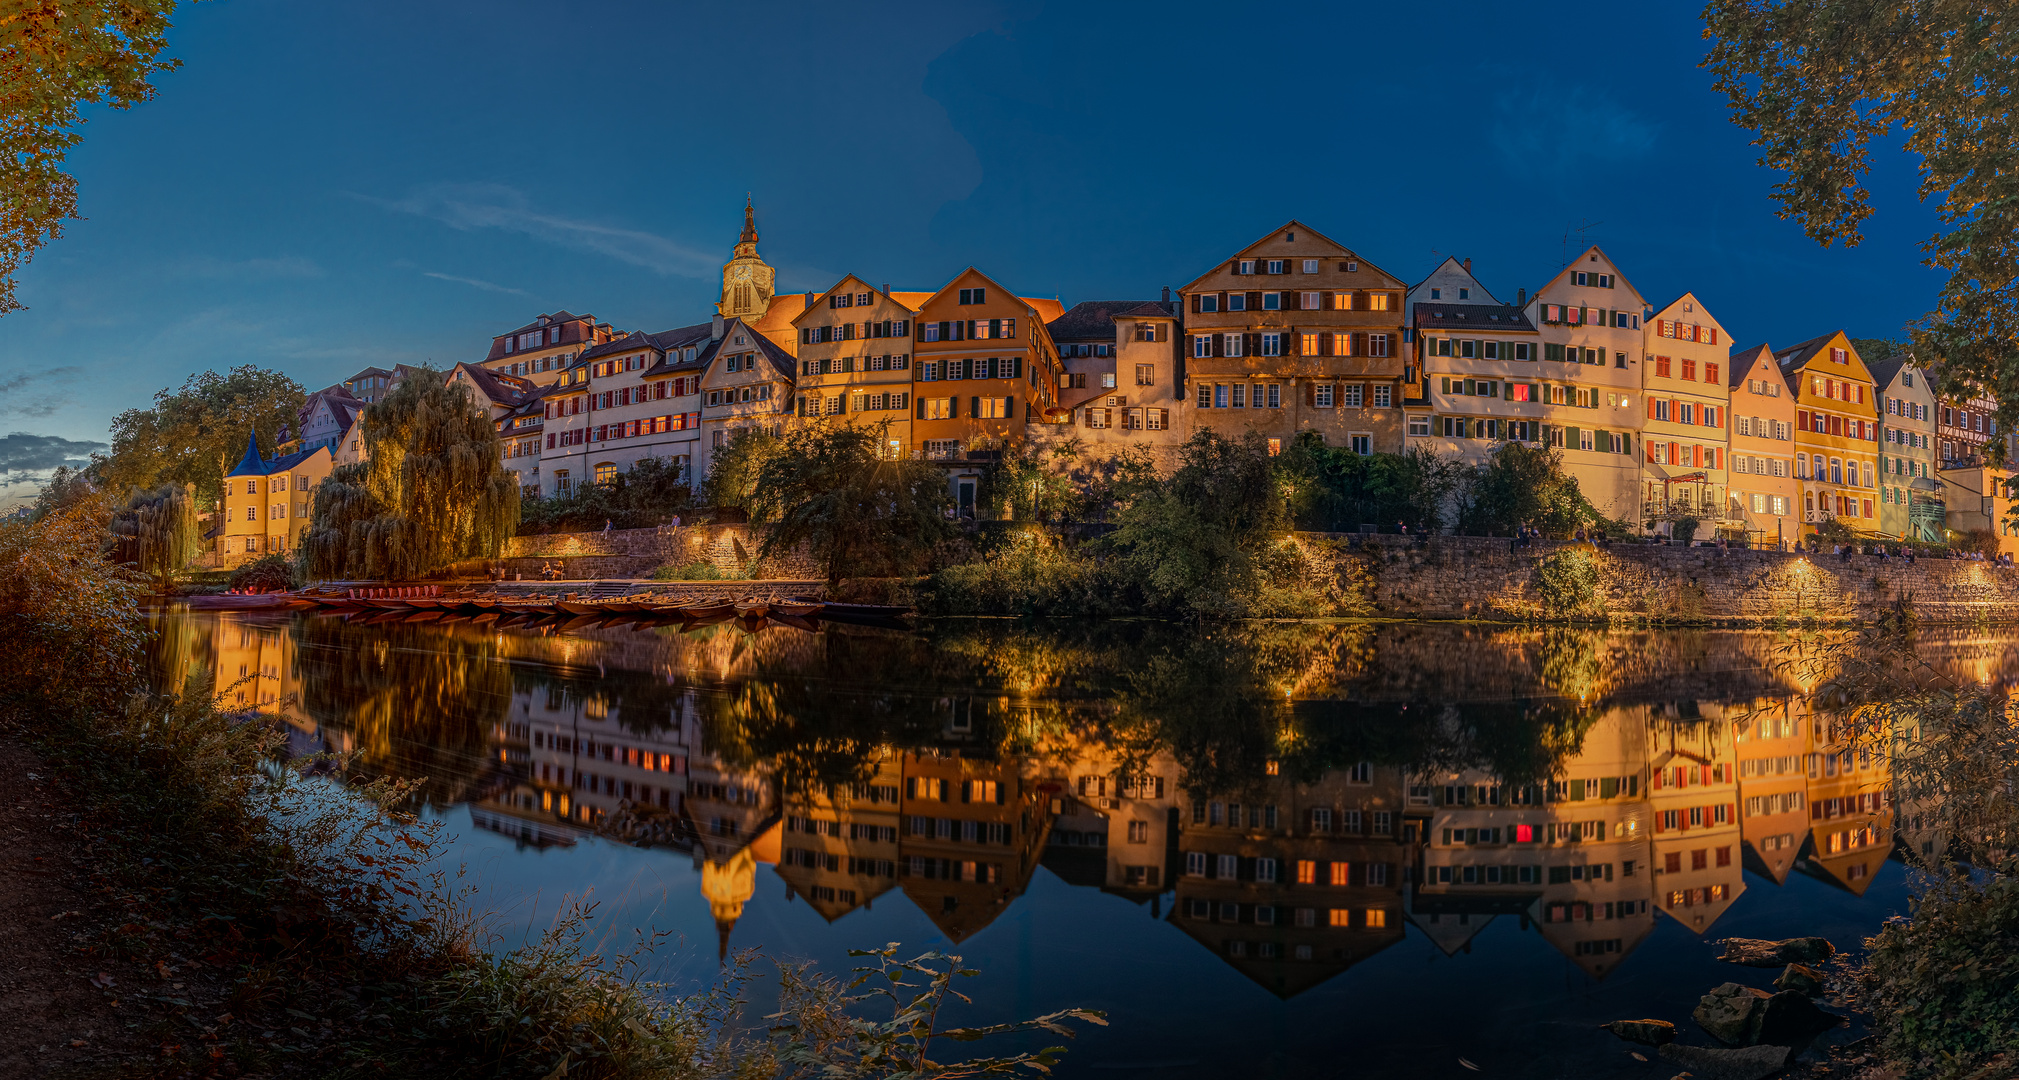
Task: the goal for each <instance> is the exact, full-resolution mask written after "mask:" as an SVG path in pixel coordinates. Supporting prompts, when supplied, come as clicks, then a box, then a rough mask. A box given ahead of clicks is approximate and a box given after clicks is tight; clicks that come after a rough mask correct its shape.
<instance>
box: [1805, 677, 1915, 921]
mask: <svg viewBox="0 0 2019 1080" xmlns="http://www.w3.org/2000/svg"><path fill="white" fill-rule="evenodd" d="M1817 720H1818V722H1817V723H1815V724H1812V725H1811V728H1810V729H1811V731H1812V732H1813V733H1814V737H1815V740H1816V743H1815V750H1814V751H1813V752H1811V753H1810V754H1809V755H1808V782H1809V846H1808V849H1807V857H1806V858H1804V859H1803V860H1802V861H1801V862H1800V863H1799V864H1798V869H1800V870H1801V871H1802V872H1803V873H1805V874H1808V875H1810V876H1812V877H1815V878H1817V879H1819V880H1822V881H1826V882H1829V883H1830V884H1832V885H1836V886H1839V887H1840V888H1844V889H1848V890H1850V891H1851V892H1852V893H1854V894H1857V895H1859V896H1863V895H1864V893H1865V890H1866V889H1867V888H1868V887H1870V886H1871V884H1872V874H1873V873H1874V872H1876V871H1877V870H1878V868H1879V866H1880V864H1882V863H1884V862H1885V861H1886V858H1887V856H1888V855H1890V854H1891V853H1892V849H1893V806H1892V801H1891V798H1890V795H1891V793H1890V791H1889V790H1888V789H1889V787H1890V784H1891V779H1892V773H1891V770H1889V769H1888V768H1887V767H1886V763H1885V760H1884V757H1883V756H1875V755H1873V754H1872V752H1871V751H1870V750H1869V749H1858V748H1856V747H1853V746H1852V745H1851V744H1850V743H1849V742H1848V741H1846V740H1844V739H1843V738H1840V737H1839V733H1838V732H1837V731H1835V730H1834V727H1835V725H1833V724H1831V723H1829V722H1828V721H1827V719H1825V718H1822V717H1818V718H1817Z"/></svg>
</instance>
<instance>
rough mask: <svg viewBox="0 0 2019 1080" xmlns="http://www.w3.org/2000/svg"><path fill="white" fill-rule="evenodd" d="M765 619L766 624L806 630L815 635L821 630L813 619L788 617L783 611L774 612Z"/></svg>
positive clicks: (796, 616)
mask: <svg viewBox="0 0 2019 1080" xmlns="http://www.w3.org/2000/svg"><path fill="white" fill-rule="evenodd" d="M764 618H765V621H766V622H772V623H776V624H778V625H780V626H790V627H792V628H793V629H794V630H804V631H806V632H808V633H813V632H816V631H818V630H819V629H820V627H819V626H818V625H816V624H815V623H814V621H813V620H812V619H808V618H806V617H804V616H800V615H787V614H786V613H784V612H782V611H774V612H772V613H771V614H769V615H766V616H765V617H764Z"/></svg>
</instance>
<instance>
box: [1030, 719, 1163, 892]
mask: <svg viewBox="0 0 2019 1080" xmlns="http://www.w3.org/2000/svg"><path fill="white" fill-rule="evenodd" d="M1064 771H1065V772H1066V774H1067V775H1066V777H1065V781H1064V782H1063V783H1061V784H1057V785H1054V786H1055V787H1057V788H1058V790H1057V791H1056V792H1054V793H1052V794H1051V803H1050V811H1051V815H1052V827H1051V835H1050V836H1049V837H1048V838H1047V840H1046V845H1045V854H1044V862H1045V866H1046V867H1047V868H1049V869H1050V870H1051V871H1052V872H1053V873H1055V874H1057V875H1058V876H1059V877H1060V878H1061V879H1062V880H1064V881H1066V882H1067V883H1069V884H1073V885H1088V886H1093V887H1096V888H1100V889H1103V890H1105V891H1108V892H1113V893H1116V894H1118V895H1121V896H1126V897H1128V898H1129V899H1131V900H1134V901H1136V902H1138V903H1141V902H1143V901H1145V900H1148V901H1152V903H1153V906H1154V901H1155V899H1156V898H1157V897H1159V896H1161V895H1162V894H1163V892H1164V890H1165V889H1168V888H1169V887H1170V885H1171V881H1172V877H1173V874H1174V872H1175V868H1174V867H1173V865H1172V864H1173V861H1174V859H1175V858H1176V852H1177V839H1178V829H1179V825H1178V817H1177V814H1178V802H1179V800H1178V778H1179V775H1180V769H1179V767H1178V762H1177V760H1176V759H1175V758H1173V757H1172V756H1171V754H1170V753H1169V752H1168V751H1158V752H1157V753H1155V754H1153V755H1152V756H1151V757H1150V759H1149V760H1148V761H1147V762H1144V763H1143V764H1142V765H1141V766H1139V767H1138V768H1137V769H1136V770H1134V771H1132V772H1127V771H1124V769H1123V767H1122V763H1121V761H1120V759H1119V757H1118V755H1116V754H1115V753H1113V752H1112V751H1110V750H1108V749H1106V748H1104V747H1099V746H1094V745H1088V746H1084V747H1080V748H1078V750H1077V752H1075V753H1074V755H1073V758H1072V760H1071V761H1070V762H1069V763H1068V764H1066V765H1065V766H1064ZM1153 914H1154V911H1153Z"/></svg>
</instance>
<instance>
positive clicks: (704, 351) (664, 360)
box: [638, 334, 764, 379]
mask: <svg viewBox="0 0 2019 1080" xmlns="http://www.w3.org/2000/svg"><path fill="white" fill-rule="evenodd" d="M758 336H759V337H763V336H764V335H762V334H759V335H758ZM727 340H728V339H727V338H722V339H719V340H715V341H708V342H707V343H706V344H704V345H702V346H701V350H700V351H699V352H697V353H695V354H694V359H692V360H675V359H673V350H672V349H671V348H668V349H667V351H666V355H665V356H662V357H660V359H659V362H658V363H656V364H653V365H652V366H651V367H649V368H646V369H645V371H644V373H643V374H641V375H639V376H638V377H639V378H641V379H656V378H658V377H660V376H662V375H685V374H688V373H690V372H695V371H705V370H707V369H708V365H709V363H710V362H712V361H713V360H714V359H715V354H716V353H718V352H720V351H722V342H723V341H727ZM680 348H683V349H684V348H685V346H680Z"/></svg>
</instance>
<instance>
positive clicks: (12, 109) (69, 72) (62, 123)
mask: <svg viewBox="0 0 2019 1080" xmlns="http://www.w3.org/2000/svg"><path fill="white" fill-rule="evenodd" d="M174 13H175V0H63V2H58V0H17V2H14V3H9V4H7V5H4V6H0V315H5V314H7V313H8V312H10V311H19V310H21V307H22V304H21V302H20V301H18V300H16V299H15V298H14V277H15V275H16V274H17V273H18V272H19V271H20V269H21V266H22V264H24V263H26V262H27V261H28V259H29V258H30V257H31V256H33V255H34V254H35V251H36V249H38V248H40V247H41V246H42V245H43V244H45V243H47V242H48V241H50V240H55V239H57V238H59V237H61V236H62V235H63V222H64V221H65V220H67V219H69V218H74V217H77V216H78V214H77V181H76V180H75V179H73V178H72V177H71V176H70V174H68V173H66V172H64V171H63V163H64V159H65V157H66V156H67V155H68V154H69V152H70V151H71V150H72V149H74V148H75V147H76V146H77V145H78V144H79V143H80V142H82V141H83V138H84V137H83V135H82V134H81V133H79V131H78V127H79V125H81V124H83V123H84V118H83V116H82V115H81V109H82V107H83V106H85V105H87V104H89V105H108V106H111V107H112V108H115V109H129V108H132V107H133V106H135V105H137V104H139V103H141V102H143V101H147V100H148V99H150V98H152V97H153V96H154V86H153V84H151V83H150V82H149V81H148V80H149V79H151V78H153V77H154V76H155V75H157V74H159V73H161V72H164V71H172V70H174V69H175V68H176V67H177V66H179V65H180V61H177V60H164V59H161V53H162V50H163V49H165V48H167V46H168V39H167V32H168V27H169V17H170V16H171V15H173V14H174Z"/></svg>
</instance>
